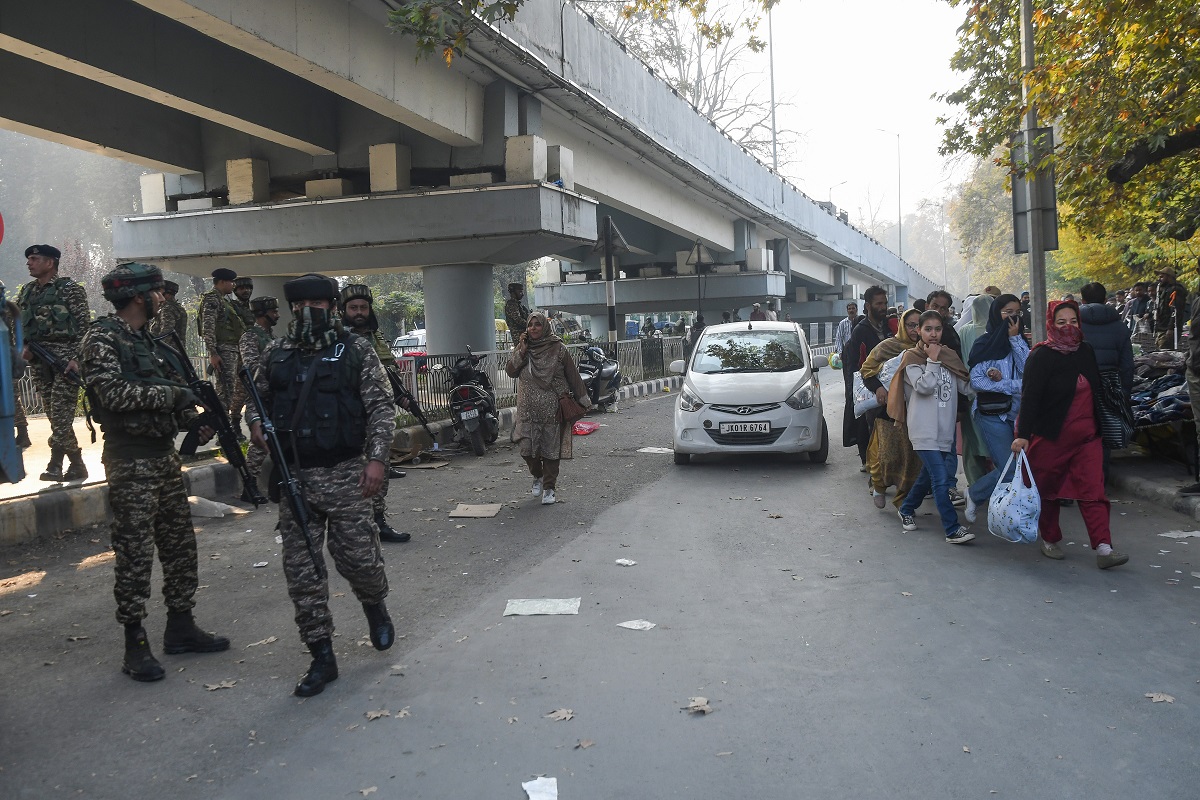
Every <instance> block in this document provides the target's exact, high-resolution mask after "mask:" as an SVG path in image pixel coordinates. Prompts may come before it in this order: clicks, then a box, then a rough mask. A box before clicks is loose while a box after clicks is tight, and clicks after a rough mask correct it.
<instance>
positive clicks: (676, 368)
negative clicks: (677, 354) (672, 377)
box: [668, 358, 687, 375]
mask: <svg viewBox="0 0 1200 800" xmlns="http://www.w3.org/2000/svg"><path fill="white" fill-rule="evenodd" d="M668 369H669V370H671V372H673V373H675V374H676V375H682V374H683V373H684V372H686V371H687V370H686V369H685V366H684V363H683V359H682V358H677V359H675V360H674V361H672V362H671V366H670V367H668Z"/></svg>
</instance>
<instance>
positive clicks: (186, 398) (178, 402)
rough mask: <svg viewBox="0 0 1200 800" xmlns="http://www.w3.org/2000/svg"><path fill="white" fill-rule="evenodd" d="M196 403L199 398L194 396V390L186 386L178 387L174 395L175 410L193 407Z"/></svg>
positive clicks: (198, 403) (197, 403)
mask: <svg viewBox="0 0 1200 800" xmlns="http://www.w3.org/2000/svg"><path fill="white" fill-rule="evenodd" d="M198 405H200V398H198V397H196V393H195V392H193V391H192V390H191V389H189V388H187V387H186V386H181V387H179V394H177V395H176V396H175V409H174V410H175V411H185V410H187V409H189V408H193V409H194V408H195V407H196V406H198Z"/></svg>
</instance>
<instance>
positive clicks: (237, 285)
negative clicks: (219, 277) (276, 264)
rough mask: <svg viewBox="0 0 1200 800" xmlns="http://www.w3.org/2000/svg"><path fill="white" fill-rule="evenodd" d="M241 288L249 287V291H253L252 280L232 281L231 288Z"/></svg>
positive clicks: (245, 278) (237, 279)
mask: <svg viewBox="0 0 1200 800" xmlns="http://www.w3.org/2000/svg"><path fill="white" fill-rule="evenodd" d="M243 286H249V287H250V288H251V289H253V288H254V278H249V277H243V278H234V279H233V288H235V289H240V288H242V287H243Z"/></svg>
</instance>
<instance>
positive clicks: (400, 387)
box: [383, 368, 437, 442]
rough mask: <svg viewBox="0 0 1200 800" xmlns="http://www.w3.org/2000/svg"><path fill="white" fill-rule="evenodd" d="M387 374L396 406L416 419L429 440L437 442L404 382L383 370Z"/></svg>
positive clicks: (394, 374)
mask: <svg viewBox="0 0 1200 800" xmlns="http://www.w3.org/2000/svg"><path fill="white" fill-rule="evenodd" d="M383 371H384V372H386V373H387V376H388V380H389V381H390V382H391V384H392V393H393V394H394V395H395V396H396V405H398V406H400V407H401V408H403V409H404V410H405V411H407V412H408V413H410V414H412V415H413V416H414V417H416V418H417V422H419V423H421V427H422V428H424V429H425V432H426V433H428V434H429V438H430V439H432V440H433V441H434V442H437V437H436V436H434V435H433V431H431V430H429V420H428V419H427V418H426V416H425V412H424V411H422V410H421V403H420V402H419V401H418V400H417V398H416V396H415V395H413V393H412V392H410V391H409V390H408V389H406V388H405V386H404V381H402V380H400V376H399V375H397V374H396V373H395V371H393V370H390V369H386V368H385V369H384V370H383Z"/></svg>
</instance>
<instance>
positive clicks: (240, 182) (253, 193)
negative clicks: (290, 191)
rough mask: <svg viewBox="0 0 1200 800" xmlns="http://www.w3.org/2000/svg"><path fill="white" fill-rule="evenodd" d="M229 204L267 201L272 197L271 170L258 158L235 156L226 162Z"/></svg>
mask: <svg viewBox="0 0 1200 800" xmlns="http://www.w3.org/2000/svg"><path fill="white" fill-rule="evenodd" d="M225 180H226V183H227V184H228V186H229V204H230V205H235V206H236V205H240V204H242V203H265V202H267V201H268V200H270V199H271V170H270V167H269V166H268V165H267V162H266V161H264V160H262V159H258V158H235V159H233V160H231V161H226V162H225Z"/></svg>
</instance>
